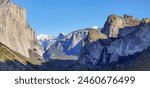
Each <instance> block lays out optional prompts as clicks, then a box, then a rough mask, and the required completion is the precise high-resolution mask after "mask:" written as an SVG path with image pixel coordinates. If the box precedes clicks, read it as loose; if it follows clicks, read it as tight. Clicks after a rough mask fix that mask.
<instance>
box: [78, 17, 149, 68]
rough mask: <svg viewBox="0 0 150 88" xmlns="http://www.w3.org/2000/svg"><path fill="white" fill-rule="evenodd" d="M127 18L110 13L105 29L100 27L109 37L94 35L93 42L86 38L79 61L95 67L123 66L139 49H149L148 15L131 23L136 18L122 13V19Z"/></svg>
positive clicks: (138, 53) (131, 59) (132, 58)
mask: <svg viewBox="0 0 150 88" xmlns="http://www.w3.org/2000/svg"><path fill="white" fill-rule="evenodd" d="M127 18H128V20H129V18H130V20H129V21H123V20H122V17H120V16H116V15H111V16H109V17H108V19H107V22H106V24H105V27H104V29H102V32H105V34H107V36H108V39H101V38H99V37H97V38H98V39H97V41H94V42H90V41H92V40H91V39H90V38H89V39H88V40H86V41H85V42H87V43H86V44H85V45H84V46H83V48H82V50H81V53H80V57H79V63H81V64H82V65H85V66H87V67H89V68H94V69H96V68H97V69H105V70H112V69H114V68H115V69H118V70H119V69H122V70H123V69H125V66H127V65H129V64H130V63H132V61H134V60H136V58H137V57H138V56H139V55H140V53H141V52H143V51H144V50H146V49H148V48H149V47H150V39H149V38H150V21H149V19H148V18H146V19H143V20H141V21H138V20H136V22H133V23H132V21H133V19H134V20H135V19H136V18H134V17H132V16H127V15H125V16H124V19H127ZM131 18H132V19H131ZM112 19H113V20H114V19H115V21H112ZM116 19H117V20H116ZM128 22H129V23H128ZM130 22H131V23H130ZM122 24H125V26H124V25H122ZM112 25H113V26H112ZM120 25H121V26H120ZM112 31H114V32H112ZM94 34H95V33H92V34H90V36H92V35H93V36H94ZM122 34H124V35H122Z"/></svg>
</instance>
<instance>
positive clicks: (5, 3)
mask: <svg viewBox="0 0 150 88" xmlns="http://www.w3.org/2000/svg"><path fill="white" fill-rule="evenodd" d="M0 42H1V43H3V44H5V45H6V46H8V47H9V48H10V49H12V50H14V51H16V52H19V53H20V54H22V55H24V56H26V57H29V50H33V51H36V52H38V53H40V54H42V50H41V47H40V45H39V44H38V41H37V38H36V34H35V31H34V30H33V29H32V28H31V27H30V25H29V24H28V23H27V20H26V10H25V9H24V8H21V7H19V6H17V5H15V4H13V3H12V2H10V0H1V1H0Z"/></svg>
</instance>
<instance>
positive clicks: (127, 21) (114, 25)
mask: <svg viewBox="0 0 150 88" xmlns="http://www.w3.org/2000/svg"><path fill="white" fill-rule="evenodd" d="M138 24H140V21H139V20H137V19H136V18H134V17H132V16H129V15H127V14H125V15H124V17H120V16H117V15H110V16H109V17H108V18H107V21H106V23H105V25H104V28H103V29H102V33H104V34H106V35H108V37H110V38H117V37H118V34H119V31H120V29H122V28H125V27H130V26H136V25H138Z"/></svg>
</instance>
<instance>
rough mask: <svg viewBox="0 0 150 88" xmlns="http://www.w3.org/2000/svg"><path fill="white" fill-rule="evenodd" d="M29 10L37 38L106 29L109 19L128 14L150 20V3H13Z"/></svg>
mask: <svg viewBox="0 0 150 88" xmlns="http://www.w3.org/2000/svg"><path fill="white" fill-rule="evenodd" d="M12 1H13V2H15V3H16V4H18V5H20V6H22V7H24V8H25V9H26V10H27V20H28V22H29V24H30V25H31V27H33V29H34V30H35V31H36V33H37V34H52V35H55V36H57V35H58V34H59V33H60V32H65V33H69V32H72V31H74V30H77V29H80V28H86V27H92V26H95V25H96V26H99V27H103V25H104V23H105V21H106V19H107V16H109V15H110V14H117V15H120V16H122V15H123V14H124V13H126V14H129V15H133V16H135V17H137V18H138V19H142V18H145V17H147V18H149V17H150V0H12Z"/></svg>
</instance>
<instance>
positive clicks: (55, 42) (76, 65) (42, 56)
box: [0, 0, 150, 71]
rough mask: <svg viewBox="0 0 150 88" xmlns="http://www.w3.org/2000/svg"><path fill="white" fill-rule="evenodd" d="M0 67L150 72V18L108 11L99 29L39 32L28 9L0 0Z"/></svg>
mask: <svg viewBox="0 0 150 88" xmlns="http://www.w3.org/2000/svg"><path fill="white" fill-rule="evenodd" d="M64 30H65V29H64ZM0 70H2V71H11V70H17V71H20V70H46V71H48V70H51V71H54V70H62V71H66V70H71V71H73V70H77V71H78V70H82V71H83V70H86V71H87V70H98V71H104V70H108V71H112V70H115V71H116V70H132V71H133V70H136V71H137V70H150V18H144V19H142V20H138V19H136V18H135V17H133V16H130V15H127V14H125V15H124V16H123V17H121V16H117V15H110V16H109V17H108V18H107V21H106V23H105V25H104V27H103V28H99V27H97V26H94V27H91V28H90V27H89V28H83V29H80V30H75V31H73V32H71V33H69V34H64V33H60V34H59V35H58V36H52V35H47V34H40V35H38V36H37V35H36V33H35V31H34V30H33V29H32V27H30V25H29V24H28V22H27V20H26V10H25V9H24V8H21V7H19V6H18V5H16V4H14V3H12V2H11V1H10V0H1V1H0Z"/></svg>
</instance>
